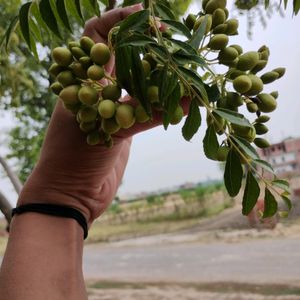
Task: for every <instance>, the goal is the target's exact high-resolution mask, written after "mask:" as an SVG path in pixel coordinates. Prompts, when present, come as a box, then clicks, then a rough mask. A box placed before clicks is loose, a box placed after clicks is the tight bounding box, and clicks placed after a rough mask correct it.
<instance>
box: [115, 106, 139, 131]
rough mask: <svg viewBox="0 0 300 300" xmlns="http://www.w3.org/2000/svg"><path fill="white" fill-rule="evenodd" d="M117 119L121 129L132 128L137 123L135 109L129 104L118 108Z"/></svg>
mask: <svg viewBox="0 0 300 300" xmlns="http://www.w3.org/2000/svg"><path fill="white" fill-rule="evenodd" d="M115 118H116V121H117V123H118V124H119V125H120V127H121V128H126V129H127V128H129V127H131V126H132V125H133V124H134V122H135V116H134V108H133V107H132V106H131V105H129V104H121V105H120V106H118V107H117V110H116V115H115Z"/></svg>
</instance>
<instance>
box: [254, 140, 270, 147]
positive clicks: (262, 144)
mask: <svg viewBox="0 0 300 300" xmlns="http://www.w3.org/2000/svg"><path fill="white" fill-rule="evenodd" d="M254 144H255V145H256V146H257V147H259V148H263V149H264V148H268V147H270V143H269V142H268V141H267V140H266V139H262V138H256V139H255V140H254Z"/></svg>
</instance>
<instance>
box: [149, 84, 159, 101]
mask: <svg viewBox="0 0 300 300" xmlns="http://www.w3.org/2000/svg"><path fill="white" fill-rule="evenodd" d="M147 99H148V101H149V102H151V103H155V102H159V90H158V86H156V85H152V86H149V87H148V90H147Z"/></svg>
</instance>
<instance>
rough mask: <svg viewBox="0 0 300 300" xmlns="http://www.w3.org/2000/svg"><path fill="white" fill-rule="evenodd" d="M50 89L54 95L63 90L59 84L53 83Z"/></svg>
mask: <svg viewBox="0 0 300 300" xmlns="http://www.w3.org/2000/svg"><path fill="white" fill-rule="evenodd" d="M50 89H51V90H52V92H53V93H54V94H55V95H59V93H60V92H61V91H62V90H63V86H62V85H61V84H60V83H59V82H54V83H52V84H51V85H50Z"/></svg>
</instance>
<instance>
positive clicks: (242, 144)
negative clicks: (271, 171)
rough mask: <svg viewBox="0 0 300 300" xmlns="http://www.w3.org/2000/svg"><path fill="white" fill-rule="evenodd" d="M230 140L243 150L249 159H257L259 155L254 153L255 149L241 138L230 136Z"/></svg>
mask: <svg viewBox="0 0 300 300" xmlns="http://www.w3.org/2000/svg"><path fill="white" fill-rule="evenodd" d="M230 138H231V139H232V140H234V142H235V143H236V144H237V145H238V146H239V147H240V148H241V149H242V150H243V152H244V153H246V154H247V155H248V156H249V157H251V158H253V159H259V155H258V153H257V152H256V150H255V148H254V147H252V146H251V144H250V143H249V142H248V141H247V140H245V139H243V138H241V137H235V136H230Z"/></svg>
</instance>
